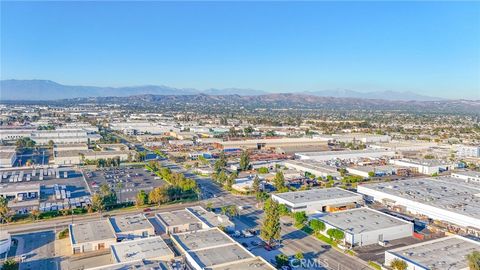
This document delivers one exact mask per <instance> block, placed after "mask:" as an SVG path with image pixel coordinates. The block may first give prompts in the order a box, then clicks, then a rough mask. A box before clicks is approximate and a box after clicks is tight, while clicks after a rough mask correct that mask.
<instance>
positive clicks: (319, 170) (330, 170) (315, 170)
mask: <svg viewBox="0 0 480 270" xmlns="http://www.w3.org/2000/svg"><path fill="white" fill-rule="evenodd" d="M283 165H284V166H285V167H287V168H290V169H295V170H298V171H301V172H304V173H309V174H312V175H315V176H317V177H324V178H325V177H327V176H329V175H330V176H332V177H333V178H334V179H340V178H341V175H340V173H339V172H338V171H337V168H335V167H332V166H327V165H323V164H321V163H319V162H316V161H313V160H288V161H284V162H283Z"/></svg>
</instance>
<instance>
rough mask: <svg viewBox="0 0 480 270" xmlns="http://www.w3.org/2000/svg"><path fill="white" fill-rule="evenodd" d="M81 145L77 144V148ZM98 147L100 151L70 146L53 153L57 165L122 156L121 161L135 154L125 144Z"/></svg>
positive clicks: (76, 163)
mask: <svg viewBox="0 0 480 270" xmlns="http://www.w3.org/2000/svg"><path fill="white" fill-rule="evenodd" d="M81 147H82V146H81V145H78V144H77V145H76V147H75V148H81ZM97 147H98V151H95V150H92V149H86V150H78V149H75V150H71V149H69V148H68V147H62V148H57V149H58V150H56V151H54V154H53V158H54V162H55V164H56V165H78V164H81V163H82V162H84V161H85V160H98V159H108V158H110V159H114V158H120V161H126V160H128V159H129V157H130V158H131V157H134V156H135V151H133V150H128V146H126V145H124V144H110V145H108V144H101V145H98V146H97ZM64 149H68V150H64Z"/></svg>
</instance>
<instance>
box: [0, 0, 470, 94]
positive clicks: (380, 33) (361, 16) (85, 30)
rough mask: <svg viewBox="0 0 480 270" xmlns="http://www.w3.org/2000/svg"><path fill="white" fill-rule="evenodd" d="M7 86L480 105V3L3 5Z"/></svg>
mask: <svg viewBox="0 0 480 270" xmlns="http://www.w3.org/2000/svg"><path fill="white" fill-rule="evenodd" d="M1 78H2V79H49V80H54V81H57V82H60V83H63V84H75V85H78V84H80V85H98V86H129V85H145V84H161V85H168V86H173V87H192V88H198V89H205V88H227V87H237V88H252V89H261V90H265V91H272V92H287V91H288V92H294V91H315V90H328V89H337V88H338V89H351V90H357V91H382V90H392V91H413V92H416V93H419V94H425V95H432V96H441V97H448V98H475V99H479V98H480V2H415V1H413V2H243V3H240V2H204V3H202V2H176V3H175V2H5V1H2V2H1Z"/></svg>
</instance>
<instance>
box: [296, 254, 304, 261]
mask: <svg viewBox="0 0 480 270" xmlns="http://www.w3.org/2000/svg"><path fill="white" fill-rule="evenodd" d="M303 258H304V256H303V253H302V252H297V253H296V254H295V259H297V260H301V259H303Z"/></svg>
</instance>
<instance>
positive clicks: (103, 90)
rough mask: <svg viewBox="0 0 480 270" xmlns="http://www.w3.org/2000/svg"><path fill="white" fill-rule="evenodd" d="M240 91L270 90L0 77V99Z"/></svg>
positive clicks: (401, 96)
mask: <svg viewBox="0 0 480 270" xmlns="http://www.w3.org/2000/svg"><path fill="white" fill-rule="evenodd" d="M196 94H206V95H239V96H258V95H268V94H270V93H268V92H266V91H261V90H255V89H241V88H226V89H206V90H197V89H193V88H174V87H169V86H164V85H143V86H129V87H96V86H73V85H63V84H59V83H56V82H53V81H49V80H2V81H0V100H56V99H70V98H86V97H115V96H116V97H126V96H137V95H196ZM302 94H305V95H311V96H318V97H337V98H358V99H382V100H400V101H408V100H416V101H437V100H442V99H441V98H437V97H429V96H423V95H418V94H415V93H412V92H393V91H383V92H367V93H364V92H358V91H353V90H344V89H341V90H338V89H336V90H324V91H310V92H303V93H302Z"/></svg>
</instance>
